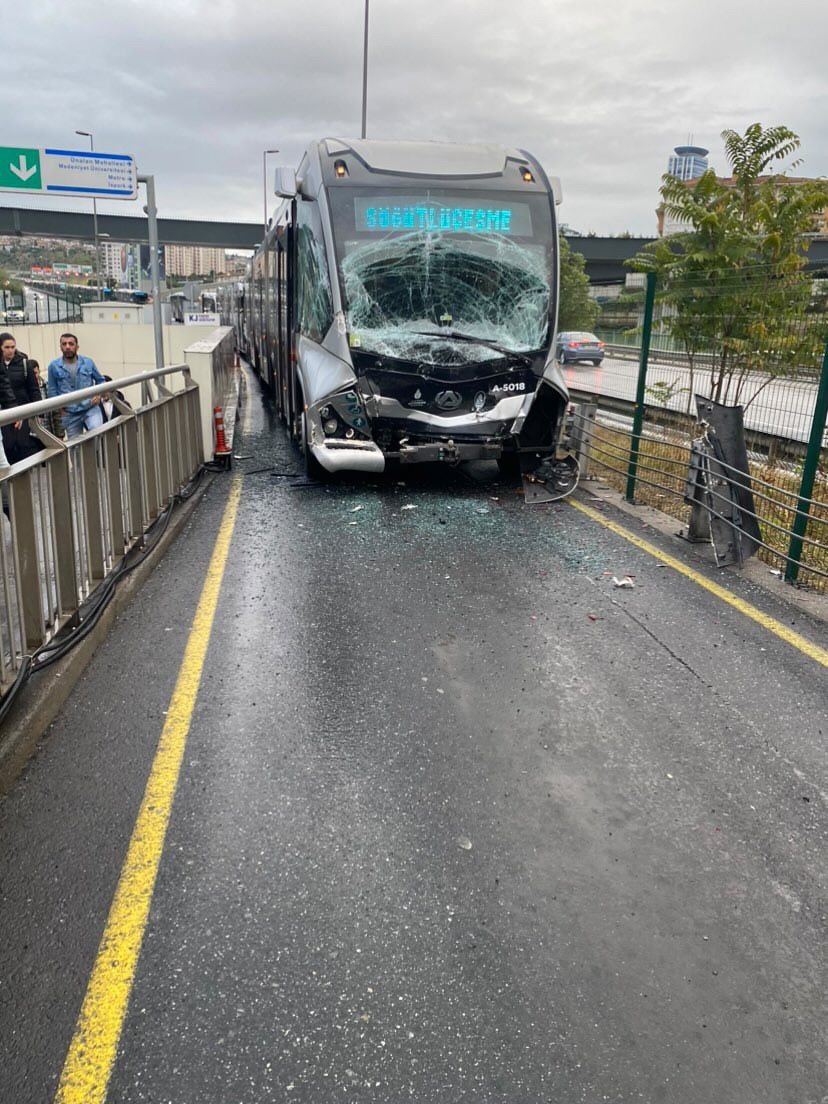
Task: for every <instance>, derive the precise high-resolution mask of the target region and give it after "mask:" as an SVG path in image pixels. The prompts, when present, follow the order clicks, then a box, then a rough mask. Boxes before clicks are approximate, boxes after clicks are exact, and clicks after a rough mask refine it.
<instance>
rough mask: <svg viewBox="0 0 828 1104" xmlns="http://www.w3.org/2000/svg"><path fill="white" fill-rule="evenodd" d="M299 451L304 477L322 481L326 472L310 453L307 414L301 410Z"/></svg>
mask: <svg viewBox="0 0 828 1104" xmlns="http://www.w3.org/2000/svg"><path fill="white" fill-rule="evenodd" d="M299 426H300V429H299V449H300V451H301V453H302V461H303V463H304V465H305V475H306V476H307V477H308V479H317V480H323V479H325V478H326V477H327V474H328V473H327V472H326V471H325V469H324V468H323V467H322V465H321V464H320V463H319V461H318V460H317V459H316V457H315V456H314V455H313V453H312V452H311V447H310V434H309V432H308V412H307V410H305V409H304V406H303V408H302V412H301V414H300V418H299Z"/></svg>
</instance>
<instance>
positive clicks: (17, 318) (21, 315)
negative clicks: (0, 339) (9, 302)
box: [6, 307, 26, 326]
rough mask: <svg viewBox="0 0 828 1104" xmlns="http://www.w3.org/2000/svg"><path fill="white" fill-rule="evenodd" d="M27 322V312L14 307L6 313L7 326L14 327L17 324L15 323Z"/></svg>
mask: <svg viewBox="0 0 828 1104" xmlns="http://www.w3.org/2000/svg"><path fill="white" fill-rule="evenodd" d="M25 321H26V312H25V311H23V310H18V309H17V308H16V307H12V308H11V309H10V310H7V311H6V324H7V325H9V326H13V325H14V324H15V322H17V323H20V322H25Z"/></svg>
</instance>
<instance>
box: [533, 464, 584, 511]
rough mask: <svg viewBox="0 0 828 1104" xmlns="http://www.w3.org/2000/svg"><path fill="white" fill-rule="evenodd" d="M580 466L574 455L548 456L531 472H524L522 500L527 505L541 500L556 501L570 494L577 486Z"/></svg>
mask: <svg viewBox="0 0 828 1104" xmlns="http://www.w3.org/2000/svg"><path fill="white" fill-rule="evenodd" d="M579 475H580V468H579V467H578V461H577V460H576V459H575V457H574V456H564V457H562V458H561V459H555V458H553V457H550V458H549V459H547V460H544V461H542V462H541V463H540V464H539V465H538V467H537V468H535V470H534V471H533V472H528V473H524V476H523V501H524V502H525V503H526V504H527V505H528V506H535V505H537V504H539V503H541V502H557V501H558V500H559V499H561V498H566V496H567V495H568V494H572V492H573V491H574V490H575V488H576V487H577V486H578V476H579Z"/></svg>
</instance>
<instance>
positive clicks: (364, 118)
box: [362, 0, 368, 138]
mask: <svg viewBox="0 0 828 1104" xmlns="http://www.w3.org/2000/svg"><path fill="white" fill-rule="evenodd" d="M367 120H368V0H365V44H364V46H363V48H362V137H363V138H364V137H365V130H366V123H367Z"/></svg>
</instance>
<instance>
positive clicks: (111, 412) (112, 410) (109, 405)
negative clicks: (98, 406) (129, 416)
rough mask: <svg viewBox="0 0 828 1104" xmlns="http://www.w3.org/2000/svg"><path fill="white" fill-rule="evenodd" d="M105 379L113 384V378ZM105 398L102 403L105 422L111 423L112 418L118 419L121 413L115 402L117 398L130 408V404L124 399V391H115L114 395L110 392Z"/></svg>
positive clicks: (106, 377) (107, 377)
mask: <svg viewBox="0 0 828 1104" xmlns="http://www.w3.org/2000/svg"><path fill="white" fill-rule="evenodd" d="M104 379H105V380H106V382H107V383H112V376H104ZM103 398H104V401H103V403H102V406H103V417H104V421H105V422H108V421H110V420H111V419H112V418H117V417H118V416H119V415H120V413H121V412H120V410H118V408H117V407H116V406H115V401H114V400H115V399H116V398H117V399H118V401H119V402H122V403H123V404H124V406H129V403H128V402H127V401H126V399H125V398H124V393H123V391H115V392H114V394H113V392H112V391H108V392H107V393H106V394H105V395H104V397H103ZM130 409H131V408H130Z"/></svg>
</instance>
